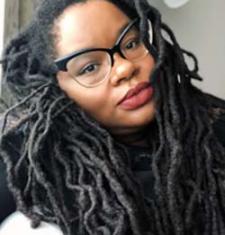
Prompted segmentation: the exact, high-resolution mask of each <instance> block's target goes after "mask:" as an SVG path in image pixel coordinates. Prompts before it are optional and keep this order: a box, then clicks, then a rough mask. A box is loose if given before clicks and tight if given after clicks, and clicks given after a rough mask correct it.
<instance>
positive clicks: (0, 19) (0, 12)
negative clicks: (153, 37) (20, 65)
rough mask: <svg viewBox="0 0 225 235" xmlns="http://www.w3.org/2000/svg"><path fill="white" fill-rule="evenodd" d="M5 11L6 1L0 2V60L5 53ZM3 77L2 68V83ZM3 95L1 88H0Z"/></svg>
mask: <svg viewBox="0 0 225 235" xmlns="http://www.w3.org/2000/svg"><path fill="white" fill-rule="evenodd" d="M4 9H5V0H0V59H1V57H2V51H3V41H4V15H5V14H4ZM1 77H2V68H1V66H0V82H1ZM0 94H1V86H0Z"/></svg>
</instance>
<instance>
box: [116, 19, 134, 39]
mask: <svg viewBox="0 0 225 235" xmlns="http://www.w3.org/2000/svg"><path fill="white" fill-rule="evenodd" d="M131 22H132V20H129V21H128V22H127V23H126V24H124V25H123V26H122V27H121V28H120V29H119V31H118V33H117V37H116V41H117V40H118V38H119V37H120V35H121V34H122V33H123V31H124V30H125V29H126V27H127V26H128V25H129V24H130V23H131Z"/></svg>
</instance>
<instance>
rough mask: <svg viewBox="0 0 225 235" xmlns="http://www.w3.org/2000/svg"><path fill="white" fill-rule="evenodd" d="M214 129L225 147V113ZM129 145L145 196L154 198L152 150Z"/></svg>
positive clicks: (135, 172)
mask: <svg viewBox="0 0 225 235" xmlns="http://www.w3.org/2000/svg"><path fill="white" fill-rule="evenodd" d="M213 129H214V132H215V134H216V136H217V138H218V140H219V142H220V143H221V144H222V145H223V146H224V147H225V114H224V115H222V116H221V117H220V118H219V119H218V120H216V121H215V122H214V123H213ZM127 147H128V151H129V156H130V158H131V163H132V169H133V171H134V175H135V177H136V180H137V181H138V182H139V183H140V186H141V188H142V190H143V193H144V196H145V198H146V199H148V198H152V197H153V190H152V188H153V186H154V181H153V175H152V171H151V168H150V165H151V156H150V151H149V149H148V148H146V147H137V146H127Z"/></svg>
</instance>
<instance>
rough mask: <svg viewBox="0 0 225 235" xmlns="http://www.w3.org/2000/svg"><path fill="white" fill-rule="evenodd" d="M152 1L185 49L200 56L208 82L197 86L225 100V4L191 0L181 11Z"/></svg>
mask: <svg viewBox="0 0 225 235" xmlns="http://www.w3.org/2000/svg"><path fill="white" fill-rule="evenodd" d="M148 1H149V3H150V4H152V5H153V6H155V7H157V8H158V9H159V10H160V12H161V14H162V20H163V21H164V22H166V23H167V24H168V25H169V26H170V27H171V28H172V29H173V31H174V32H175V35H176V38H177V40H178V42H179V43H180V45H181V47H183V48H186V49H187V50H190V51H192V52H194V54H195V55H196V56H197V58H198V60H199V70H200V75H201V76H202V77H203V78H204V81H203V82H195V84H196V85H198V86H200V87H201V88H202V89H203V90H204V91H207V92H209V93H212V94H215V95H217V96H219V97H221V98H223V99H225V0H190V1H189V2H188V3H187V4H186V5H184V6H183V7H181V8H177V9H170V8H168V7H167V6H166V5H165V4H164V3H163V1H162V0H148Z"/></svg>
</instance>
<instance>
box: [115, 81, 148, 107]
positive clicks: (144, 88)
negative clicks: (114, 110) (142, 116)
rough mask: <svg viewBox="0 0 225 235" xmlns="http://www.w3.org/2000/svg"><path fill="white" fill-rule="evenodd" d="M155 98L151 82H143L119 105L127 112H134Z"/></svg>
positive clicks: (128, 93)
mask: <svg viewBox="0 0 225 235" xmlns="http://www.w3.org/2000/svg"><path fill="white" fill-rule="evenodd" d="M152 96H153V88H152V86H151V85H150V83H149V82H141V83H139V84H138V85H137V86H136V87H134V88H132V89H130V90H128V92H127V93H126V94H125V96H124V97H123V98H122V99H121V100H120V101H119V102H118V105H119V106H120V107H122V108H123V109H125V110H134V109H136V108H139V107H141V106H143V105H144V104H146V103H147V102H148V101H149V100H150V99H151V98H152Z"/></svg>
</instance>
